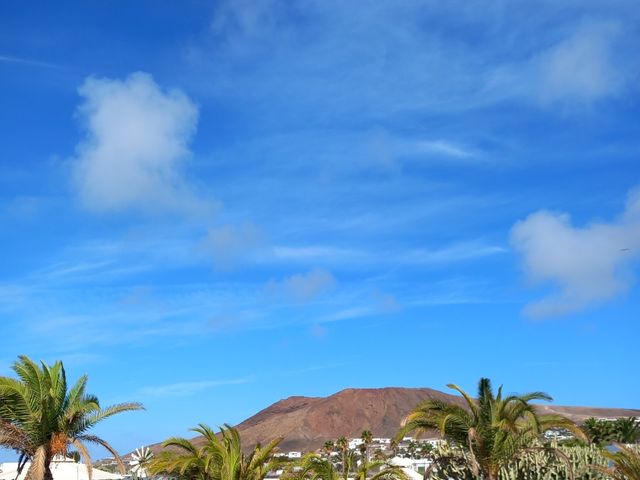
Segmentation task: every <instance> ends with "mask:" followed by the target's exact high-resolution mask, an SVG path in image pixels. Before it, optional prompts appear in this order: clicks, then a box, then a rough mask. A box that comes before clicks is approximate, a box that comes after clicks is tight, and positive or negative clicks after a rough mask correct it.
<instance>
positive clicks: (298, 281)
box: [267, 268, 336, 302]
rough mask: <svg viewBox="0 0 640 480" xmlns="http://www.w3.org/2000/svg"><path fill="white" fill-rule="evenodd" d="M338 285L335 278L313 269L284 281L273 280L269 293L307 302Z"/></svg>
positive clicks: (324, 271)
mask: <svg viewBox="0 0 640 480" xmlns="http://www.w3.org/2000/svg"><path fill="white" fill-rule="evenodd" d="M335 284H336V279H335V278H334V276H333V275H332V274H331V273H330V272H328V271H327V270H323V269H319V268H316V269H313V270H311V271H309V272H307V273H297V274H295V275H292V276H290V277H287V278H285V279H284V280H282V281H276V280H271V281H270V282H269V283H268V284H267V292H268V293H269V294H271V295H274V296H281V297H285V298H287V299H291V300H294V301H299V302H305V301H309V300H313V299H314V298H316V297H318V296H320V295H322V294H323V293H326V292H327V291H329V290H330V289H331V288H333V287H334V286H335Z"/></svg>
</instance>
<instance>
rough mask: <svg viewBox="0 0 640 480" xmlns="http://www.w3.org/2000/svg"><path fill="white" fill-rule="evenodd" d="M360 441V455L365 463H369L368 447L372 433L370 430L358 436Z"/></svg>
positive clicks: (371, 439)
mask: <svg viewBox="0 0 640 480" xmlns="http://www.w3.org/2000/svg"><path fill="white" fill-rule="evenodd" d="M360 439H361V440H362V443H361V444H360V454H361V455H362V458H363V459H364V460H365V462H368V461H369V445H371V442H372V441H373V433H371V430H364V431H363V432H362V434H360Z"/></svg>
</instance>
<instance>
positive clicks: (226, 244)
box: [203, 223, 263, 270]
mask: <svg viewBox="0 0 640 480" xmlns="http://www.w3.org/2000/svg"><path fill="white" fill-rule="evenodd" d="M262 242H263V235H262V232H261V231H260V229H259V228H258V227H256V226H255V225H253V224H251V223H245V224H241V225H224V226H222V227H218V228H212V229H210V230H209V232H208V233H207V236H206V238H205V239H204V242H203V248H204V250H205V252H207V253H208V254H210V255H211V257H212V258H213V263H214V265H215V267H216V268H219V269H222V270H228V269H230V268H233V267H234V266H235V265H237V263H238V262H239V261H240V260H241V258H242V257H243V256H244V255H246V254H247V253H249V252H251V251H253V250H255V249H256V248H257V247H259V246H260V245H261V244H262Z"/></svg>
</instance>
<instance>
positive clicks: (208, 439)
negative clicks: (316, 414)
mask: <svg viewBox="0 0 640 480" xmlns="http://www.w3.org/2000/svg"><path fill="white" fill-rule="evenodd" d="M191 431H193V432H195V433H197V434H199V435H202V436H203V437H204V440H205V442H204V444H203V445H202V446H196V445H194V444H193V443H192V442H191V441H190V440H187V439H185V438H180V437H174V438H170V439H169V440H167V441H166V442H164V443H163V444H162V445H163V447H165V448H168V449H170V450H166V451H164V452H162V453H161V454H160V455H158V456H157V457H156V458H155V459H153V460H151V463H150V465H149V471H150V472H151V473H152V474H154V475H155V474H161V473H164V474H170V475H178V476H179V477H182V478H187V479H192V480H263V479H264V478H265V477H266V475H267V473H269V472H270V471H271V470H275V469H277V468H279V467H280V466H281V465H282V464H283V463H284V462H285V461H286V460H284V459H280V458H276V457H274V453H275V452H276V448H277V446H278V444H279V443H280V442H281V441H282V439H280V438H278V439H275V440H273V441H271V442H269V443H268V444H267V445H266V446H264V447H262V446H261V445H260V444H258V445H256V446H255V447H254V449H253V450H252V451H251V452H250V453H249V454H248V455H246V454H245V453H244V451H243V448H242V441H241V438H240V433H239V432H238V430H236V429H235V428H232V427H230V426H229V425H225V426H223V427H222V428H221V429H220V433H219V434H216V433H215V432H214V430H213V429H212V428H210V427H209V426H207V425H204V424H200V425H198V427H196V428H193V429H191Z"/></svg>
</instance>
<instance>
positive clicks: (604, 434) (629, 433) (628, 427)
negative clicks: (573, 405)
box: [582, 417, 640, 445]
mask: <svg viewBox="0 0 640 480" xmlns="http://www.w3.org/2000/svg"><path fill="white" fill-rule="evenodd" d="M582 429H583V430H584V432H585V433H586V434H587V436H588V437H589V439H590V440H591V442H592V443H595V444H597V445H609V444H611V443H614V442H617V443H635V442H637V441H638V439H640V421H638V419H637V418H635V417H630V418H618V419H616V420H613V421H612V420H599V419H596V418H593V417H592V418H588V419H586V420H585V421H584V423H583V425H582Z"/></svg>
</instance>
